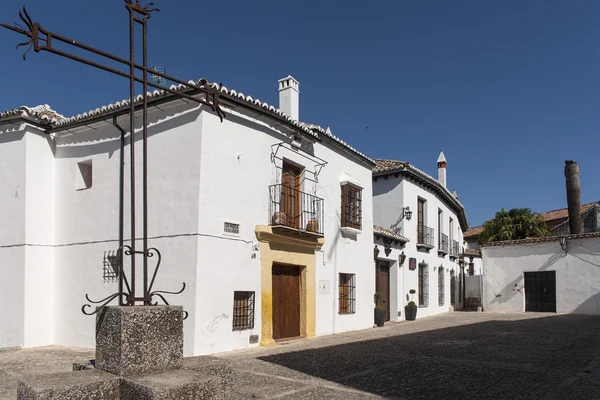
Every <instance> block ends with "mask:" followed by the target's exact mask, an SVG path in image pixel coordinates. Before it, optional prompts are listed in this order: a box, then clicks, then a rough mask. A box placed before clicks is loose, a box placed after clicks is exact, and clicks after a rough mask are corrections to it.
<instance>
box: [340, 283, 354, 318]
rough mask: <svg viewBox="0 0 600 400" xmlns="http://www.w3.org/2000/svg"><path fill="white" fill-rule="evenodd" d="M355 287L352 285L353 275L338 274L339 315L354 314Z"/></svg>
mask: <svg viewBox="0 0 600 400" xmlns="http://www.w3.org/2000/svg"><path fill="white" fill-rule="evenodd" d="M355 293H356V285H355V283H354V274H340V283H339V295H340V298H339V300H340V305H339V313H340V314H354V313H355V303H356V301H355V300H356V294H355Z"/></svg>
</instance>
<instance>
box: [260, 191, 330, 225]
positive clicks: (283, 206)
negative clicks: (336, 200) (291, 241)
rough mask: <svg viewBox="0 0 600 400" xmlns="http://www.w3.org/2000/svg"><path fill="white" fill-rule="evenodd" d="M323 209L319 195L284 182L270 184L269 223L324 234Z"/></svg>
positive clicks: (322, 202)
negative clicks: (283, 183)
mask: <svg viewBox="0 0 600 400" xmlns="http://www.w3.org/2000/svg"><path fill="white" fill-rule="evenodd" d="M323 210H324V201H323V199H321V198H319V197H317V196H313V195H311V194H308V193H305V192H302V191H300V190H298V189H294V188H292V187H289V186H286V185H282V184H277V185H271V186H269V216H270V221H269V225H270V226H272V227H274V228H277V229H278V230H282V231H287V232H292V233H296V234H309V235H313V236H323V232H324V230H323V225H324V224H323V222H324V219H323ZM274 230H275V229H274Z"/></svg>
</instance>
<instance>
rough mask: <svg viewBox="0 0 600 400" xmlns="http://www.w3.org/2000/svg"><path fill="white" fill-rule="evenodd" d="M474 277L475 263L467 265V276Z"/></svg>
mask: <svg viewBox="0 0 600 400" xmlns="http://www.w3.org/2000/svg"><path fill="white" fill-rule="evenodd" d="M473 275H475V263H472V262H471V263H469V276H473Z"/></svg>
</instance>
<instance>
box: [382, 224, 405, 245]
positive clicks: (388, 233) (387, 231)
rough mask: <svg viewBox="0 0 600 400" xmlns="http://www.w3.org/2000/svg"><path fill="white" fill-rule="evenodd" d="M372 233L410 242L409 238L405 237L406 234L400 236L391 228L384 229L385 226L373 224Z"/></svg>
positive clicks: (402, 241)
mask: <svg viewBox="0 0 600 400" xmlns="http://www.w3.org/2000/svg"><path fill="white" fill-rule="evenodd" d="M373 233H374V234H375V235H376V236H381V237H385V238H388V239H392V240H397V241H399V242H401V243H408V242H410V239H409V238H407V237H406V236H402V235H400V234H398V233H396V232H394V231H393V230H391V229H385V228H382V227H381V226H377V225H373Z"/></svg>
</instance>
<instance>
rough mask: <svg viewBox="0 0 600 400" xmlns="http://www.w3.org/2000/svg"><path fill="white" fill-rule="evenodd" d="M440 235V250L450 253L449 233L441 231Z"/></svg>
mask: <svg viewBox="0 0 600 400" xmlns="http://www.w3.org/2000/svg"><path fill="white" fill-rule="evenodd" d="M438 236H439V237H438V252H440V253H444V254H448V235H446V234H444V233H440V234H439V235H438Z"/></svg>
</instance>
